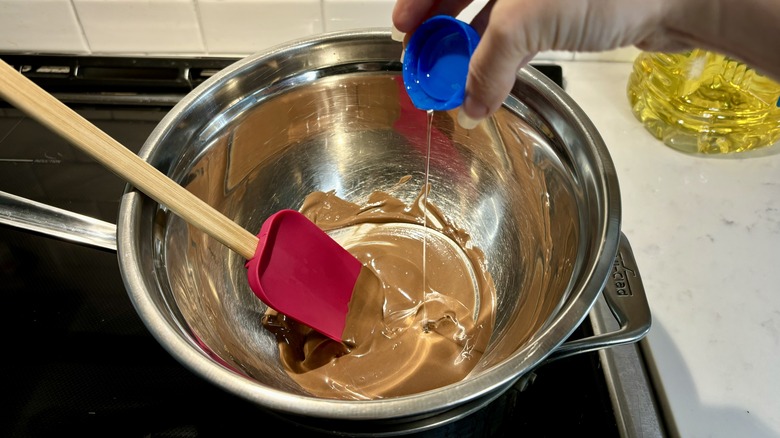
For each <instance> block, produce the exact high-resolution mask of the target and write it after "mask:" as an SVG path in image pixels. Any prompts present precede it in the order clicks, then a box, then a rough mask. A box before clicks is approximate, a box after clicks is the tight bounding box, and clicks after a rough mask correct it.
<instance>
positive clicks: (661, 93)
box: [627, 50, 780, 154]
mask: <svg viewBox="0 0 780 438" xmlns="http://www.w3.org/2000/svg"><path fill="white" fill-rule="evenodd" d="M627 93H628V99H629V102H630V103H631V109H632V111H633V113H634V115H635V116H636V117H637V119H639V121H641V122H642V123H643V124H644V126H645V127H646V128H647V130H648V131H650V133H652V134H653V135H654V136H655V137H657V138H659V139H660V140H662V141H663V142H664V143H665V144H666V145H668V146H671V147H673V148H675V149H678V150H680V151H683V152H687V153H701V154H727V153H734V152H739V151H747V150H752V149H756V148H761V147H764V146H768V145H772V144H774V143H775V142H777V141H778V140H779V139H780V107H779V105H780V101H779V99H780V84H778V83H777V82H775V81H772V80H771V79H769V78H767V77H766V76H763V75H761V74H759V73H757V72H756V71H755V70H753V69H752V68H750V67H748V66H746V65H745V64H744V63H742V62H739V61H736V60H734V59H731V58H728V57H725V56H723V55H720V54H717V53H713V52H710V51H706V50H692V51H688V52H683V53H650V52H642V53H640V54H639V56H638V57H637V59H636V60H635V62H634V68H633V71H632V72H631V75H630V77H629V81H628V87H627Z"/></svg>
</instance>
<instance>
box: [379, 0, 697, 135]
mask: <svg viewBox="0 0 780 438" xmlns="http://www.w3.org/2000/svg"><path fill="white" fill-rule="evenodd" d="M692 1H693V0H692ZM470 3H471V0H397V3H396V6H395V9H394V10H393V23H394V25H395V28H396V29H397V30H398V31H400V32H405V33H407V34H410V33H412V32H414V30H415V29H416V28H417V26H419V25H420V23H422V22H423V21H425V20H426V19H427V18H429V17H431V16H433V15H439V14H447V15H452V16H457V15H458V14H459V13H460V12H461V11H462V10H463V9H464V8H465V7H466V6H468V5H469V4H470ZM682 3H686V2H684V1H674V0H653V1H647V0H557V1H550V0H491V1H490V2H489V3H488V4H487V6H486V7H485V8H483V9H482V10H481V11H480V12H479V13H478V14H477V15H476V16H475V18H474V19H473V20H472V22H471V25H472V26H473V27H474V28H475V29H476V30H477V32H478V33H480V34H481V35H482V37H481V40H480V43H479V45H478V46H477V48H476V50H475V52H474V55H473V57H472V59H471V62H470V65H469V73H468V78H467V80H466V95H465V99H464V102H463V105H462V107H461V111H460V113H459V114H458V122H459V123H460V124H461V125H462V126H464V127H466V128H472V127H474V126H475V125H476V124H477V123H478V121H479V120H481V119H483V118H485V117H487V116H489V115H490V114H492V113H493V112H495V111H496V110H497V109H498V108H499V107H500V106H501V103H502V102H503V101H504V99H505V98H506V96H507V95H508V94H509V92H510V91H511V88H512V85H513V84H514V81H515V78H516V74H517V71H518V69H520V68H521V67H523V66H524V65H525V64H527V63H528V62H529V61H530V60H531V59H532V58H533V57H534V56H535V55H536V54H537V53H539V52H541V51H546V50H565V51H602V50H609V49H614V48H618V47H624V46H630V45H636V46H638V47H640V48H642V49H644V50H659V51H661V50H663V51H678V50H682V49H686V48H691V47H692V46H691V45H690V38H686V37H681V36H679V34H678V33H676V32H672V31H671V30H670V27H669V26H668V24H669V23H667V22H668V21H670V20H669V17H676V18H679V17H680V15H681V14H680V10H678V9H676V8H680V7H681V6H679V5H680V4H682ZM689 3H690V2H689ZM705 12H706V11H705ZM703 13H704V12H703ZM699 19H706V17H699Z"/></svg>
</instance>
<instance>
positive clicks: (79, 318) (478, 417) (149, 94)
mask: <svg viewBox="0 0 780 438" xmlns="http://www.w3.org/2000/svg"><path fill="white" fill-rule="evenodd" d="M0 58H3V59H4V60H6V61H7V62H9V63H10V64H12V65H16V66H19V67H21V66H26V67H24V68H26V73H27V74H28V76H29V77H31V78H32V79H34V80H36V81H37V82H38V83H39V84H41V85H42V86H44V87H45V88H47V89H49V91H51V92H53V93H55V95H58V97H60V98H61V99H62V100H64V101H66V103H68V102H70V103H69V105H70V106H71V107H72V108H74V109H76V110H77V111H78V112H80V113H81V114H82V115H84V116H85V117H86V118H87V119H89V120H90V121H92V122H93V123H95V124H96V125H97V126H98V127H100V128H102V129H103V130H105V131H106V132H107V133H108V134H109V135H111V136H112V137H114V138H116V139H117V140H118V141H119V142H120V143H122V144H124V145H125V146H127V147H129V148H130V149H132V150H134V151H136V152H137V151H138V149H139V148H140V147H141V145H142V144H143V142H144V141H145V140H146V137H147V136H148V135H149V133H150V132H151V131H152V129H153V128H154V127H155V126H156V124H157V122H159V120H160V119H161V118H162V117H163V116H164V115H165V113H166V112H167V111H168V110H169V109H170V107H171V106H172V105H173V103H175V102H176V101H177V100H178V99H179V98H180V97H181V96H182V95H183V94H185V93H186V92H187V91H189V90H190V89H191V88H193V87H194V86H196V85H197V84H198V83H199V82H200V81H202V80H203V79H205V78H206V77H208V74H209V73H213V72H215V71H218V70H219V69H220V68H223V67H224V66H226V65H228V64H229V63H231V62H233V61H235V60H231V59H213V58H211V59H204V60H201V59H194V60H193V59H190V60H183V59H175V60H161V59H158V60H156V61H155V60H153V59H143V60H130V59H126V58H125V59H113V58H89V57H84V58H79V57H41V56H10V55H6V56H2V55H0ZM76 66H78V67H79V69H80V73H81V74H83V75H84V76H78V75H76V74H74V70H77V69H76V68H75V67H76ZM85 66H88V68H87V67H85ZM536 67H537V68H539V69H540V70H541V71H543V72H545V73H548V74H549V75H550V77H552V78H553V79H555V80H556V81H557V82H558V83H559V84H560V83H561V81H562V74H561V69H560V67H558V66H555V65H537V66H536ZM24 68H23V70H24ZM87 73H88V74H87ZM133 96H134V97H135V98H132V97H133ZM138 96H142V97H143V96H145V97H143V98H140V99H139V98H138ZM124 188H125V184H124V182H123V181H121V180H120V179H119V178H118V177H116V176H114V175H113V174H111V173H110V172H109V171H107V170H105V169H104V168H103V167H102V166H101V165H99V164H97V163H96V162H94V161H93V160H92V159H90V158H89V157H87V156H85V155H84V154H82V153H80V152H78V151H77V150H76V149H75V148H73V147H72V146H70V145H69V144H67V143H66V142H65V141H64V140H61V139H59V138H58V137H57V136H55V135H54V134H52V133H50V132H49V131H47V130H46V129H44V128H42V127H41V126H40V125H38V124H37V123H36V122H34V121H32V120H31V119H29V118H27V117H24V116H23V115H22V114H21V113H20V112H18V111H16V110H15V109H13V108H11V107H9V106H7V105H2V106H0V191H4V192H8V193H11V194H14V195H19V196H23V197H26V198H29V199H33V200H36V201H39V202H43V203H46V204H49V205H53V206H55V207H60V208H64V209H67V210H71V211H74V212H76V213H80V214H84V215H87V216H91V217H94V218H97V219H100V220H103V221H106V222H110V223H116V220H117V210H118V207H119V199H120V196H121V195H122V193H123V191H124ZM0 278H1V280H0V289H2V291H3V299H4V309H5V312H4V316H3V318H2V332H3V333H4V335H5V336H4V344H5V351H6V354H5V359H4V360H3V361H2V365H0V367H1V369H0V376H2V377H0V378H1V379H2V388H3V391H2V392H3V406H5V408H4V413H3V415H2V418H3V420H2V423H0V434H1V435H2V436H9V437H17V436H18V437H27V436H79V437H84V436H111V437H117V436H127V437H197V436H235V435H248V434H257V435H261V434H264V433H267V432H268V429H269V423H271V424H277V425H280V424H282V423H280V422H281V421H282V420H280V419H278V418H277V417H275V416H274V415H272V414H270V413H267V412H265V411H263V410H262V409H260V408H259V407H257V406H255V405H251V404H250V403H249V402H246V401H245V400H243V399H240V398H238V397H236V396H233V395H232V394H229V393H227V392H225V391H223V390H222V389H220V388H217V387H215V386H214V385H212V384H211V383H209V382H207V381H205V380H204V379H202V378H201V377H199V376H197V375H195V374H194V373H192V372H191V371H189V370H188V369H187V368H185V367H184V366H182V365H181V364H179V363H178V362H177V361H176V360H175V359H173V358H172V356H170V355H169V354H168V353H167V352H166V351H165V350H164V348H163V347H162V346H161V345H160V344H159V343H158V342H157V341H156V340H155V339H154V338H153V337H152V336H151V335H150V334H149V332H148V331H147V330H146V328H145V326H144V324H143V322H142V321H141V319H140V317H139V316H138V315H137V314H136V312H135V310H134V308H133V306H132V304H131V302H130V300H129V298H128V296H127V293H126V292H125V289H124V286H123V283H122V278H121V276H120V272H119V267H118V262H117V257H116V254H115V253H114V252H111V251H105V250H98V249H94V248H91V247H85V246H80V245H78V244H73V243H68V242H64V241H59V240H55V239H52V238H49V237H45V236H42V235H37V234H33V233H32V232H28V231H21V230H18V229H15V228H10V227H5V226H0ZM590 332H591V329H590V327H589V325H588V324H587V323H585V324H583V326H582V327H580V328H579V329H578V330H577V333H575V335H574V336H584V335H588V334H589V333H590ZM284 426H285V427H288V428H292V429H293V430H294V429H295V426H294V425H291V424H287V423H284ZM300 431H301V432H303V433H305V434H306V435H305V436H312V435H313V433H311V432H310V431H304V430H303V429H301V430H300ZM518 435H528V436H534V437H543V436H551V437H553V436H556V437H557V436H575V435H576V436H598V437H607V438H608V437H614V436H619V434H618V429H617V427H616V421H615V417H614V414H613V408H612V405H611V401H610V397H609V392H608V389H607V386H606V384H605V379H604V374H603V372H602V369H601V363H600V361H599V356H598V354H597V353H585V354H580V355H577V356H573V357H569V358H566V359H561V360H558V361H555V362H552V363H549V364H546V365H544V366H542V367H540V368H539V369H538V370H536V379H535V381H534V383H533V384H531V385H530V386H529V387H528V388H527V389H525V390H524V391H520V389H519V388H512V389H510V390H509V391H507V392H506V393H505V394H503V395H502V396H501V397H499V398H498V399H496V400H495V401H493V402H492V403H491V404H489V405H488V406H486V407H484V408H482V409H481V410H479V411H477V412H476V413H474V414H472V415H470V416H469V417H466V418H464V419H461V420H459V421H456V422H454V423H450V424H448V425H445V426H442V427H439V428H436V429H432V430H430V431H427V432H423V433H419V434H416V435H415V436H426V437H439V436H447V437H461V436H463V437H492V436H518Z"/></svg>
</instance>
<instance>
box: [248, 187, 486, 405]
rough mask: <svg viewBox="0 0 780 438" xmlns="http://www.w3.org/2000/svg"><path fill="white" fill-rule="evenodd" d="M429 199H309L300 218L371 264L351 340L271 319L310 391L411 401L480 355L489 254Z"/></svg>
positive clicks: (352, 318)
mask: <svg viewBox="0 0 780 438" xmlns="http://www.w3.org/2000/svg"><path fill="white" fill-rule="evenodd" d="M408 179H409V178H408V177H407V178H404V179H402V180H401V182H400V183H404V182H406V181H408ZM422 195H423V193H421V194H420V195H419V196H418V197H417V199H416V200H415V201H414V202H413V203H412V204H411V205H406V204H405V203H403V202H402V201H400V200H399V199H397V198H395V197H393V196H391V195H390V194H388V193H385V192H375V193H373V194H372V195H371V196H370V197H369V199H368V202H367V203H366V205H357V204H353V203H351V202H348V201H345V200H343V199H340V198H338V197H337V196H336V195H335V193H334V192H327V193H326V192H314V193H311V194H310V195H309V196H308V197H307V198H306V200H305V202H304V205H303V206H302V207H301V212H302V213H303V214H304V215H306V216H307V217H308V218H309V219H311V220H312V221H313V222H314V223H316V224H317V225H318V226H320V228H322V229H323V230H325V231H327V232H329V234H330V235H331V236H332V237H333V238H334V239H335V240H337V241H338V242H339V243H340V244H341V245H342V246H343V247H344V248H346V249H347V250H348V251H350V253H352V254H353V255H354V256H355V257H356V258H358V259H359V260H360V261H362V262H363V265H364V266H363V270H362V272H361V274H360V277H359V279H358V281H357V283H356V286H355V288H354V291H353V296H352V299H351V301H350V307H349V313H348V316H347V325H346V328H345V330H344V343H339V342H335V341H332V340H330V339H328V338H326V337H325V336H323V335H321V334H320V333H318V332H316V331H313V330H311V329H310V328H309V327H307V326H305V325H301V324H298V323H296V322H294V321H292V320H290V319H288V318H286V317H285V316H284V315H280V314H277V313H276V312H274V311H273V310H270V309H269V311H268V312H267V313H266V315H265V316H264V318H263V325H264V327H265V328H266V329H268V330H270V331H271V332H273V333H274V334H275V335H276V337H277V340H278V341H279V350H280V357H281V360H282V362H283V365H284V368H285V370H286V371H287V373H288V374H289V375H290V377H292V378H293V379H294V380H295V381H296V382H297V383H298V384H299V385H301V387H302V388H303V389H305V390H306V391H307V392H309V393H311V394H313V395H316V396H319V397H324V398H335V399H356V400H370V399H377V398H386V397H395V396H402V395H409V394H414V393H418V392H422V391H426V390H430V389H434V388H438V387H441V386H445V385H448V384H451V383H455V382H457V381H460V380H462V379H463V378H464V377H465V376H466V375H468V374H469V372H471V370H472V369H473V368H474V367H475V366H476V364H477V362H478V361H479V359H480V358H481V356H482V353H483V352H484V350H485V347H486V346H487V343H488V341H489V339H490V336H491V333H492V330H493V322H494V307H495V288H494V286H493V282H492V279H491V278H490V276H489V275H488V273H487V272H486V271H485V269H484V257H483V254H482V252H481V251H480V250H479V249H476V248H472V247H470V246H469V245H468V242H469V236H468V234H467V233H466V232H465V231H464V230H462V229H459V228H458V227H456V226H455V225H454V224H451V223H449V222H448V220H447V219H446V217H445V216H444V215H443V214H442V213H441V211H440V210H439V209H437V208H436V207H435V206H433V205H430V204H429V205H428V206H427V208H423V207H424V205H423V196H422ZM426 212H427V214H428V218H427V221H426V222H427V224H428V227H429V228H428V229H427V230H426V229H424V228H423V226H422V224H423V217H424V216H423V215H424V214H426ZM426 232H427V233H428V234H427V237H426V240H427V248H426V259H427V260H426V265H427V266H426V271H427V272H426V275H425V285H423V272H422V257H423V248H422V245H423V236H424V233H426Z"/></svg>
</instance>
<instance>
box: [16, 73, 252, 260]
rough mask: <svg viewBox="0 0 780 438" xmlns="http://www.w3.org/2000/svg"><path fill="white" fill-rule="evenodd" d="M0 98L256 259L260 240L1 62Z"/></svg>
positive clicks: (241, 253) (207, 232)
mask: <svg viewBox="0 0 780 438" xmlns="http://www.w3.org/2000/svg"><path fill="white" fill-rule="evenodd" d="M0 95H1V96H2V97H3V98H5V99H6V100H7V101H8V102H10V103H11V104H12V105H14V106H15V107H17V108H19V109H20V110H22V111H23V112H25V113H26V114H27V115H28V116H30V117H32V118H33V119H35V120H37V121H38V122H40V123H42V124H43V125H45V126H47V127H48V128H50V129H51V130H52V131H54V132H55V133H57V134H58V135H60V136H61V137H63V138H65V139H66V140H68V141H69V142H71V143H72V144H73V145H75V146H77V147H78V148H79V149H81V150H82V151H84V152H85V153H87V154H89V155H90V156H92V157H93V158H94V159H96V160H97V161H99V162H100V163H101V164H103V165H104V166H105V167H107V168H108V169H110V170H111V171H113V172H114V173H116V174H117V175H119V176H120V177H121V178H123V179H124V180H125V181H127V182H129V183H130V184H132V185H133V186H135V187H136V188H138V189H139V190H141V191H142V192H143V193H145V194H146V195H147V196H149V197H151V198H152V199H154V200H155V201H157V202H159V203H160V204H162V205H165V206H167V207H168V208H169V209H171V210H172V211H173V212H174V213H176V214H177V215H178V216H180V217H181V218H182V219H184V220H185V221H187V222H188V223H190V224H192V225H194V226H196V227H197V228H199V229H200V230H202V231H203V232H204V233H206V234H208V235H210V236H211V237H213V238H215V239H217V240H218V241H220V242H221V243H223V244H224V245H226V246H227V247H228V248H230V249H232V250H233V251H235V252H237V253H238V254H240V255H242V256H243V257H244V258H245V259H247V260H248V259H251V258H252V257H253V256H254V254H255V250H256V249H257V243H258V239H257V237H256V236H254V235H253V234H252V233H250V232H248V231H247V230H245V229H244V228H242V227H240V226H239V225H238V224H236V223H235V222H233V221H231V220H230V219H228V218H227V217H225V216H224V215H223V214H221V213H220V212H218V211H217V210H215V209H214V208H212V207H211V206H209V205H208V204H206V203H205V202H203V201H202V200H201V199H200V198H198V197H196V196H195V195H193V194H192V193H190V192H188V191H187V190H186V189H184V188H183V187H182V186H180V185H178V184H177V183H176V182H174V181H173V180H171V179H170V178H168V177H167V176H165V175H164V174H163V173H162V172H160V171H159V170H157V169H155V168H154V167H153V166H151V165H150V164H149V163H147V162H146V161H144V160H142V159H141V158H140V157H138V156H137V155H136V154H134V153H133V152H132V151H131V150H129V149H127V148H125V147H124V146H122V145H121V144H120V143H119V142H117V141H116V140H114V139H113V138H111V136H109V135H108V134H106V133H105V132H103V131H102V130H100V129H99V128H98V127H96V126H95V125H93V124H92V123H90V122H89V121H87V120H86V119H84V118H83V117H81V116H80V115H79V114H78V113H76V112H75V111H73V110H71V109H70V108H68V107H67V106H66V105H65V104H64V103H62V102H60V101H59V100H58V99H56V98H55V97H54V96H52V95H51V94H49V93H48V92H46V91H45V90H43V89H42V88H40V87H39V86H38V85H36V84H35V83H34V82H32V81H31V80H29V79H28V78H27V77H25V76H24V75H22V74H21V73H19V72H17V71H16V70H14V69H13V68H12V67H11V66H9V65H8V64H7V63H5V62H4V61H2V60H0Z"/></svg>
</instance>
